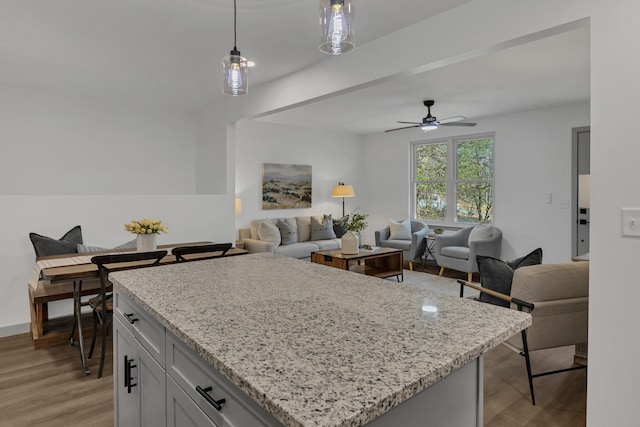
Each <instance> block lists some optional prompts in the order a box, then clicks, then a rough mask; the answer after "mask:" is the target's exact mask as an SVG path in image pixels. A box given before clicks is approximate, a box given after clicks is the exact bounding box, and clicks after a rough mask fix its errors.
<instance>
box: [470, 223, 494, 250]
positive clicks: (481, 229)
mask: <svg viewBox="0 0 640 427" xmlns="http://www.w3.org/2000/svg"><path fill="white" fill-rule="evenodd" d="M491 236H493V227H492V226H490V225H489V224H478V225H476V226H475V227H473V230H471V233H469V240H468V241H467V244H468V245H469V246H471V242H475V241H476V240H485V239H488V238H489V237H491Z"/></svg>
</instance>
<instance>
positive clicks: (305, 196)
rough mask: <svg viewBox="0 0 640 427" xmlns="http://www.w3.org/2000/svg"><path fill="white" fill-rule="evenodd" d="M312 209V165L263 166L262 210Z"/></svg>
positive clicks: (276, 164) (272, 164)
mask: <svg viewBox="0 0 640 427" xmlns="http://www.w3.org/2000/svg"><path fill="white" fill-rule="evenodd" d="M310 207H311V165H284V164H280V163H263V164H262V209H301V208H310Z"/></svg>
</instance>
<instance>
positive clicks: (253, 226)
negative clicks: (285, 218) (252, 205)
mask: <svg viewBox="0 0 640 427" xmlns="http://www.w3.org/2000/svg"><path fill="white" fill-rule="evenodd" d="M264 220H265V219H264V218H263V219H254V220H252V221H251V222H250V223H249V231H250V233H251V238H252V239H254V240H260V236H258V226H259V225H260V223H261V222H262V221H264Z"/></svg>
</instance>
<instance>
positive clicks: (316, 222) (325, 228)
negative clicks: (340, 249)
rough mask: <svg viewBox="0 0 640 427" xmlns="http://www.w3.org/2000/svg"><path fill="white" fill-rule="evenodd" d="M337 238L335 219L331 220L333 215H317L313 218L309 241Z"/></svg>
mask: <svg viewBox="0 0 640 427" xmlns="http://www.w3.org/2000/svg"><path fill="white" fill-rule="evenodd" d="M335 238H336V233H334V232H333V219H331V215H322V216H318V215H316V216H312V217H311V237H310V238H309V240H326V239H335Z"/></svg>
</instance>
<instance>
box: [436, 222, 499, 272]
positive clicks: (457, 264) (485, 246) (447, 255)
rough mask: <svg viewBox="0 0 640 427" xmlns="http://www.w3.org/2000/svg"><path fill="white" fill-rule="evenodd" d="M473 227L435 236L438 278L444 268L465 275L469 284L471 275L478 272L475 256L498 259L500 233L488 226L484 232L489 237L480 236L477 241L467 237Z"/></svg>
mask: <svg viewBox="0 0 640 427" xmlns="http://www.w3.org/2000/svg"><path fill="white" fill-rule="evenodd" d="M474 228H475V227H474V226H471V227H467V228H463V229H462V230H459V231H456V232H455V233H450V234H441V235H437V236H436V244H435V255H436V262H437V263H438V265H439V266H440V276H442V274H443V273H444V269H445V268H450V269H452V270H457V271H462V272H464V273H467V280H468V281H469V282H471V281H472V280H471V277H472V275H473V273H477V272H478V264H477V263H476V255H485V256H491V257H494V258H500V252H501V251H502V231H500V229H498V228H497V227H493V226H489V227H486V228H485V229H484V230H485V232H486V234H488V235H489V236H488V237H487V236H482V237H485V238H479V239H478V240H476V239H474V238H472V239H471V242H470V241H469V236H470V235H471V232H472V231H473V230H474Z"/></svg>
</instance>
